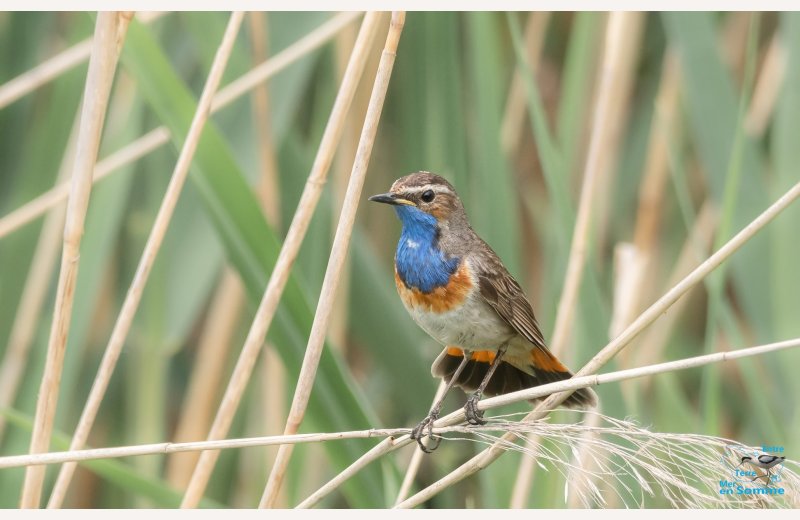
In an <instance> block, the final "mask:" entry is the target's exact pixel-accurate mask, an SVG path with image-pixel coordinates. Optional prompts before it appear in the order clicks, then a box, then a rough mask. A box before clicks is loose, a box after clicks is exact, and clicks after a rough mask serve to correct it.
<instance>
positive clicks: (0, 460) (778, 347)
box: [0, 338, 800, 506]
mask: <svg viewBox="0 0 800 520" xmlns="http://www.w3.org/2000/svg"><path fill="white" fill-rule="evenodd" d="M798 347H800V338H795V339H791V340H786V341H781V342H777V343H769V344H766V345H759V346H756V347H748V348H743V349H738V350H733V351H729V352H717V353H714V354H706V355H703V356H696V357H692V358H686V359H681V360H678V361H669V362H666V363H658V364H655V365H648V366H645V367H639V368H632V369H628V370H618V371H616V372H609V373H607V374H599V375H592V376H582V377H576V378H573V379H568V380H565V381H559V382H557V383H548V384H546V385H541V386H537V387H533V388H528V389H525V390H520V391H517V392H513V393H509V394H505V395H502V396H498V397H492V398H490V399H484V400H483V401H481V402H480V403H479V405H478V408H480V409H481V410H489V409H492V408H497V407H499V406H506V405H509V404H513V403H519V402H522V401H525V400H528V399H532V398H539V397H542V396H546V395H549V394H551V393H552V392H558V391H564V390H567V389H569V390H575V389H578V388H586V387H588V386H597V385H601V384H608V383H613V382H619V381H625V380H628V379H633V378H637V377H646V376H654V375H657V374H663V373H666V372H673V371H677V370H687V369H690V368H698V367H702V366H705V365H709V364H712V363H721V362H724V361H731V360H734V359H744V358H748V357H753V356H761V355H764V354H768V353H773V352H780V351H782V350H787V349H791V348H798ZM586 413H592V414H594V412H586ZM597 415H599V414H597ZM603 418H605V419H607V420H609V419H610V418H608V417H603ZM610 420H614V419H610ZM463 421H464V410H463V409H459V410H457V411H455V412H452V413H450V414H448V415H447V416H446V417H442V418H441V419H439V420H438V421H436V428H435V429H434V434H442V433H452V432H457V433H477V432H481V431H484V430H485V429H497V428H495V427H494V426H496V424H497V423H498V422H500V421H499V418H498V417H495V418H493V421H495V424H494V425H490V426H489V427H488V428H484V427H470V426H465V425H461V426H459V423H462V422H463ZM542 424H545V423H542ZM530 426H531V424H530V423H527V424H526V423H525V421H519V422H514V423H509V424H507V425H506V427H505V429H506V430H507V431H511V430H514V431H515V432H519V431H520V429H525V428H529V427H530ZM410 431H411V429H410V428H383V429H380V428H376V429H369V430H356V431H348V432H333V433H302V434H292V435H273V436H266V437H249V438H244V439H224V440H217V441H198V442H182V443H172V442H161V443H157V444H143V445H135V446H120V447H115V448H95V449H82V450H70V451H62V452H52V453H39V454H34V455H30V454H28V455H12V456H7V457H0V469H7V468H16V467H21V466H31V465H35V464H61V463H64V462H76V461H88V460H98V459H108V458H119V457H132V456H140V455H154V454H160V453H177V452H185V451H198V450H220V449H228V448H249V447H256V446H272V445H278V444H299V443H309V442H327V441H332V440H343V439H366V438H373V437H389V439H387V440H388V441H391V442H390V444H392V443H394V444H396V445H397V447H400V445H399V444H400V443H402V445H405V444H408V443H409V442H412V441H411V439H409V438H408V433H409V432H410ZM392 449H394V448H392ZM374 450H375V448H373V450H370V451H374ZM379 451H380V452H381V453H385V452H386V451H385V450H379ZM389 451H391V450H389ZM373 460H374V459H373ZM311 505H313V504H311ZM301 506H302V504H301Z"/></svg>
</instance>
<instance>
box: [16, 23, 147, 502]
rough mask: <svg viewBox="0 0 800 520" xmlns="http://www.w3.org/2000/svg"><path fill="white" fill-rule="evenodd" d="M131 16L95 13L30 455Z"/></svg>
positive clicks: (48, 396) (35, 497) (35, 482)
mask: <svg viewBox="0 0 800 520" xmlns="http://www.w3.org/2000/svg"><path fill="white" fill-rule="evenodd" d="M132 16H133V13H122V12H101V13H99V14H98V16H97V23H96V24H95V32H94V40H93V43H92V56H91V59H90V61H89V71H88V73H87V76H86V86H85V90H84V94H83V108H82V109H81V123H80V130H79V133H78V144H77V145H76V152H75V163H74V166H73V173H72V188H71V191H70V196H69V202H68V206H67V214H66V223H65V226H64V246H63V250H62V253H61V270H60V272H59V277H58V289H57V292H56V304H55V313H54V315H53V323H52V326H51V328H50V340H49V343H48V346H47V360H46V361H45V367H44V374H43V376H42V383H41V386H40V388H39V398H38V401H37V403H36V416H35V418H34V423H33V433H32V435H31V446H30V452H31V453H41V452H44V451H47V449H48V447H49V446H50V436H51V434H52V432H53V421H54V419H55V413H56V405H57V403H58V390H59V385H60V383H61V369H62V368H63V365H64V354H65V351H66V347H67V336H68V335H69V325H70V318H71V316H72V304H73V301H74V297H75V283H76V280H77V278H78V260H79V258H80V245H81V237H82V235H83V224H84V221H85V219H86V210H87V209H88V207H89V194H90V192H91V190H92V170H93V169H94V165H95V161H96V160H97V151H98V149H99V148H100V137H101V134H102V130H103V121H104V119H105V114H106V107H107V106H108V98H109V95H110V93H111V85H112V83H113V81H114V72H115V71H116V68H117V60H118V58H119V51H120V49H121V47H122V42H123V41H124V39H125V32H126V30H127V28H128V23H129V22H130V19H131V17H132ZM44 474H45V468H43V467H36V466H31V467H29V468H27V471H26V472H25V483H24V485H23V489H22V497H21V499H20V507H21V508H35V507H39V501H40V499H41V495H42V485H43V484H44Z"/></svg>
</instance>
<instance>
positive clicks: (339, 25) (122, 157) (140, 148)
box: [0, 11, 360, 238]
mask: <svg viewBox="0 0 800 520" xmlns="http://www.w3.org/2000/svg"><path fill="white" fill-rule="evenodd" d="M358 16H360V13H359V12H357V11H356V12H346V13H339V14H337V15H336V16H334V17H333V18H331V19H330V20H328V21H327V22H325V23H323V24H322V25H320V26H319V27H317V28H316V29H314V30H313V31H312V32H310V33H309V34H307V35H306V36H304V37H303V38H301V39H299V40H297V42H295V43H293V44H292V45H290V46H289V47H287V48H286V49H284V50H282V51H281V52H279V53H277V54H276V55H275V56H273V57H272V58H270V59H269V60H267V61H265V62H263V63H262V64H261V65H259V66H257V67H255V68H253V69H251V70H250V71H249V72H247V73H246V74H244V75H243V76H241V77H240V78H238V79H236V80H235V81H233V82H231V83H230V84H229V85H227V86H225V87H224V88H222V89H220V91H219V93H218V94H217V95H216V96H215V97H214V101H213V102H212V104H211V113H212V114H213V113H215V112H217V111H218V110H221V109H223V108H225V107H227V106H228V105H230V104H231V103H233V102H234V101H236V100H237V99H239V98H240V97H242V96H243V95H245V94H247V93H248V92H250V91H251V90H253V89H254V88H256V87H257V86H258V85H260V84H262V83H263V82H264V81H266V80H267V79H270V78H272V77H273V76H275V75H276V74H278V73H279V72H281V71H282V70H283V69H285V68H286V67H288V66H289V65H291V64H293V63H295V62H296V61H297V60H299V59H300V58H302V57H304V56H306V55H307V54H309V53H310V52H313V51H314V50H316V49H318V48H319V47H321V46H322V45H324V44H325V43H327V42H328V41H330V40H331V39H332V38H333V37H334V36H336V35H337V34H338V33H339V32H340V31H341V30H342V29H344V28H345V27H347V26H348V25H349V24H350V23H351V22H352V21H353V20H355V19H356V18H357V17H358ZM170 136H171V134H170V132H169V130H167V127H166V126H159V127H158V128H155V129H153V130H151V131H150V132H148V133H146V134H145V135H143V136H142V137H140V138H138V139H136V140H135V141H133V142H132V143H130V144H128V145H126V146H125V147H123V148H121V149H120V150H117V151H116V152H114V153H113V154H111V155H109V156H108V157H106V158H104V159H103V160H101V161H100V162H98V163H97V167H96V168H95V172H94V179H93V182H97V181H99V180H100V179H103V178H105V177H106V176H108V175H110V174H111V173H113V172H115V171H116V170H117V169H119V168H122V167H123V166H126V165H128V164H130V163H132V162H134V161H136V160H137V159H140V158H142V157H144V156H145V155H147V154H148V153H150V152H152V151H154V150H156V149H158V148H159V147H160V146H162V145H165V144H167V143H168V142H169V140H170ZM68 193H69V183H64V184H60V185H58V186H56V187H54V188H52V189H51V190H49V191H47V192H45V193H43V194H41V195H39V196H38V197H36V198H35V199H33V200H31V201H29V202H27V203H26V204H24V205H23V206H20V207H19V208H17V209H16V210H14V211H12V212H11V213H9V214H8V215H6V216H4V217H2V218H0V238H3V237H4V236H6V235H8V234H9V233H12V232H13V231H15V230H17V229H19V228H20V227H22V226H24V225H25V224H27V223H28V222H30V221H32V220H33V219H35V218H37V217H39V216H40V215H42V214H44V212H46V211H47V210H48V209H50V208H52V207H53V206H55V205H56V204H58V203H59V202H61V201H63V200H64V199H66V198H67V194H68Z"/></svg>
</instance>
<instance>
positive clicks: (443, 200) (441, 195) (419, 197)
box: [369, 172, 466, 227]
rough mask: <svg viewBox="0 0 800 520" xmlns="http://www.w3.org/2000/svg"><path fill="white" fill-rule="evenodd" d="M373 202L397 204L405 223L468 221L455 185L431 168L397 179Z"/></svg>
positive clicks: (372, 199)
mask: <svg viewBox="0 0 800 520" xmlns="http://www.w3.org/2000/svg"><path fill="white" fill-rule="evenodd" d="M369 200H371V201H373V202H382V203H384V204H391V205H392V206H394V208H395V211H396V212H397V216H398V217H399V218H400V220H401V221H402V222H403V225H436V224H438V225H439V226H447V227H449V225H450V224H451V223H454V222H456V223H461V222H464V223H466V216H465V214H464V206H463V205H462V204H461V200H460V199H459V198H458V195H457V194H456V190H455V189H454V188H453V186H452V185H451V184H450V183H449V182H447V181H446V180H445V179H444V178H442V177H440V176H438V175H435V174H433V173H430V172H417V173H412V174H410V175H406V176H405V177H401V178H399V179H397V180H396V181H394V184H392V187H391V189H390V190H389V192H388V193H381V194H379V195H373V196H372V197H370V198H369Z"/></svg>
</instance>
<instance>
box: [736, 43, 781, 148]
mask: <svg viewBox="0 0 800 520" xmlns="http://www.w3.org/2000/svg"><path fill="white" fill-rule="evenodd" d="M785 74H786V51H785V49H784V48H783V45H781V42H780V39H779V38H778V35H777V34H775V35H774V36H773V37H772V40H771V41H770V43H769V47H768V48H767V55H766V57H765V58H764V65H763V66H762V68H761V74H759V75H758V79H757V81H756V85H755V88H754V89H753V98H752V99H751V101H750V108H749V109H748V111H747V116H746V117H745V120H744V128H745V130H746V131H747V133H748V135H750V136H751V137H754V138H758V137H760V136H762V135H763V134H764V130H765V129H766V128H767V123H769V120H770V117H772V113H773V111H774V110H775V104H776V103H777V102H778V95H779V94H780V92H781V85H783V80H784V76H785Z"/></svg>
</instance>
